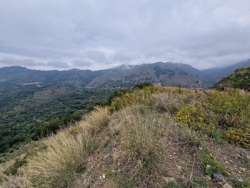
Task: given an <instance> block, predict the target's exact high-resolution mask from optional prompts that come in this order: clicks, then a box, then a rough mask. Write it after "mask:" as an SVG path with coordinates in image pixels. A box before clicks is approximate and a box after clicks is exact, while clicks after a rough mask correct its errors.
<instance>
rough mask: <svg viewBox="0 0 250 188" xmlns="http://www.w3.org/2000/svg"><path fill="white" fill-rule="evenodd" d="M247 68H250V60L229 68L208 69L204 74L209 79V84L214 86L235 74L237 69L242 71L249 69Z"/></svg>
mask: <svg viewBox="0 0 250 188" xmlns="http://www.w3.org/2000/svg"><path fill="white" fill-rule="evenodd" d="M247 66H250V59H248V60H246V61H241V62H239V63H236V64H234V65H231V66H228V67H222V68H214V69H207V70H203V71H202V72H203V75H204V76H205V77H207V79H208V80H209V83H210V84H211V85H213V84H215V83H217V82H219V81H220V80H221V79H222V78H225V77H227V76H228V75H229V74H232V73H234V71H235V70H236V69H240V68H243V67H247Z"/></svg>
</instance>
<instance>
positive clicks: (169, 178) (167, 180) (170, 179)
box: [163, 177, 175, 183]
mask: <svg viewBox="0 0 250 188" xmlns="http://www.w3.org/2000/svg"><path fill="white" fill-rule="evenodd" d="M163 179H164V180H165V181H166V182H167V183H170V182H173V181H175V179H174V178H173V177H163Z"/></svg>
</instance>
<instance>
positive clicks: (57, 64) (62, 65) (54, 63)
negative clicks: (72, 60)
mask: <svg viewBox="0 0 250 188" xmlns="http://www.w3.org/2000/svg"><path fill="white" fill-rule="evenodd" d="M47 66H50V67H58V68H65V69H68V68H69V65H68V63H66V62H62V61H51V62H48V63H47Z"/></svg>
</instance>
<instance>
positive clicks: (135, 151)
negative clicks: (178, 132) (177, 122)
mask: <svg viewBox="0 0 250 188" xmlns="http://www.w3.org/2000/svg"><path fill="white" fill-rule="evenodd" d="M120 115H121V117H120V120H122V121H121V139H122V142H123V146H124V147H125V149H127V150H128V152H129V153H130V155H131V156H132V157H134V158H135V159H136V160H140V161H141V162H142V163H144V164H147V163H152V162H154V161H155V160H156V159H157V158H158V157H159V156H160V153H161V150H162V143H161V141H162V140H161V137H162V135H164V134H166V132H167V129H164V125H165V123H166V122H165V120H164V119H162V118H159V117H157V115H155V114H152V113H150V112H148V111H147V109H144V108H143V107H140V106H138V107H130V108H126V109H125V110H123V111H122V112H121V114H120Z"/></svg>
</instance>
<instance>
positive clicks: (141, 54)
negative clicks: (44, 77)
mask: <svg viewBox="0 0 250 188" xmlns="http://www.w3.org/2000/svg"><path fill="white" fill-rule="evenodd" d="M0 24H1V26H0V67H5V66H24V67H27V68H30V69H39V70H52V69H56V70H68V69H72V68H78V69H90V70H99V69H106V68H111V67H115V66H119V65H121V64H125V65H137V64H144V63H154V62H176V63H185V64H189V65H192V66H193V67H195V68H197V69H208V68H214V67H223V66H228V65H232V64H234V63H237V62H240V61H243V60H247V59H250V1H249V0H209V1H204V0H154V1H152V0H119V1H118V0H105V1H104V0H22V1H20V0H0Z"/></svg>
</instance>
